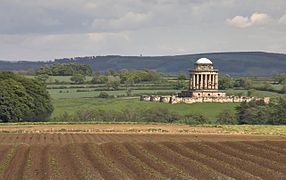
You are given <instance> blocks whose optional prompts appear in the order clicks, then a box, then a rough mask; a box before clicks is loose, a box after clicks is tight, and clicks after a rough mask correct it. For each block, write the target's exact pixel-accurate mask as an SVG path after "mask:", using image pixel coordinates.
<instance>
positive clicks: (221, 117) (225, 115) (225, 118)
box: [216, 110, 237, 124]
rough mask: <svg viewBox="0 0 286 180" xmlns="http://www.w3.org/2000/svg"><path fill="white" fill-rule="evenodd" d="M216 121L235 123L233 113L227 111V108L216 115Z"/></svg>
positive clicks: (219, 122)
mask: <svg viewBox="0 0 286 180" xmlns="http://www.w3.org/2000/svg"><path fill="white" fill-rule="evenodd" d="M216 123H218V124H237V120H236V116H235V113H233V112H231V111H228V110H224V111H222V112H220V113H219V114H218V116H217V121H216Z"/></svg>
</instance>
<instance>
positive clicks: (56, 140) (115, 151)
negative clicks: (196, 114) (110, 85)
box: [0, 125, 286, 179]
mask: <svg viewBox="0 0 286 180" xmlns="http://www.w3.org/2000/svg"><path fill="white" fill-rule="evenodd" d="M9 126H10V125H9ZM9 126H8V127H9ZM31 126H32V125H31ZM47 126H49V125H47ZM105 126H108V125H105ZM116 126H117V125H109V128H112V127H116ZM129 126H131V125H129ZM153 126H154V125H153ZM18 127H19V128H24V127H27V128H29V127H30V125H28V126H18ZM59 127H60V125H59ZM135 127H136V126H135ZM158 127H159V126H157V128H158ZM164 127H165V126H163V127H161V128H163V129H164ZM1 128H5V127H1ZM6 128H7V127H6ZM37 128H39V127H37ZM62 128H65V127H62ZM141 128H142V127H141ZM173 128H176V126H175V127H173ZM177 128H178V127H177ZM39 129H40V128H39ZM121 129H122V128H121ZM202 129H203V128H201V130H202ZM210 129H212V128H210ZM210 129H208V130H210ZM214 129H215V128H214ZM197 130H198V129H197ZM7 132H8V131H7ZM285 154H286V138H285V136H270V135H241V134H236V135H231V134H226V133H221V134H219V133H216V134H214V132H213V134H211V133H206V132H205V133H202V132H201V133H193V134H189V133H183V134H165V133H164V132H163V133H162V132H159V133H156V132H155V133H134V132H133V133H114V132H109V133H67V132H57V133H54V132H53V133H51V132H50V133H36V132H34V133H18V134H14V133H4V134H3V133H2V134H1V135H0V176H1V179H21V178H23V179H114V178H116V179H168V178H170V179H213V178H215V179H229V178H236V179H259V178H262V179H285V178H286V174H285V172H286V155H285Z"/></svg>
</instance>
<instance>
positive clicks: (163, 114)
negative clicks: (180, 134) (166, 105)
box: [143, 108, 181, 123]
mask: <svg viewBox="0 0 286 180" xmlns="http://www.w3.org/2000/svg"><path fill="white" fill-rule="evenodd" d="M143 113H144V114H143V119H144V120H145V121H151V122H168V123H172V122H174V121H177V120H179V119H180V118H181V117H180V115H179V114H178V113H176V112H172V111H169V110H168V109H163V108H150V109H147V110H145V111H144V112H143Z"/></svg>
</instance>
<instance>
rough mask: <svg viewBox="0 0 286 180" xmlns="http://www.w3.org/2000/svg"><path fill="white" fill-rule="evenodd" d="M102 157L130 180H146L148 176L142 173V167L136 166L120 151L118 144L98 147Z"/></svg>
mask: <svg viewBox="0 0 286 180" xmlns="http://www.w3.org/2000/svg"><path fill="white" fill-rule="evenodd" d="M100 148H101V150H102V152H103V153H104V156H105V157H106V158H107V159H109V161H111V162H114V163H115V165H116V167H117V168H118V169H120V170H121V171H122V172H125V173H126V175H127V176H128V177H129V178H131V179H137V178H139V179H146V178H147V179H148V177H149V178H150V176H148V174H146V173H145V172H144V169H143V168H144V167H142V166H140V165H138V164H136V161H134V159H131V158H130V156H128V155H127V156H126V154H125V153H124V152H123V151H122V150H121V147H120V144H119V143H104V144H101V145H100Z"/></svg>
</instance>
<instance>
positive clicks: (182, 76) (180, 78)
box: [177, 71, 187, 80]
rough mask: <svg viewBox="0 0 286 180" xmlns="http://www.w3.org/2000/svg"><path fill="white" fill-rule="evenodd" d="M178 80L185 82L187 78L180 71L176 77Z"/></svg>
mask: <svg viewBox="0 0 286 180" xmlns="http://www.w3.org/2000/svg"><path fill="white" fill-rule="evenodd" d="M177 78H178V80H186V79H187V76H186V74H185V72H184V71H180V72H179V73H178V75H177Z"/></svg>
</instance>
